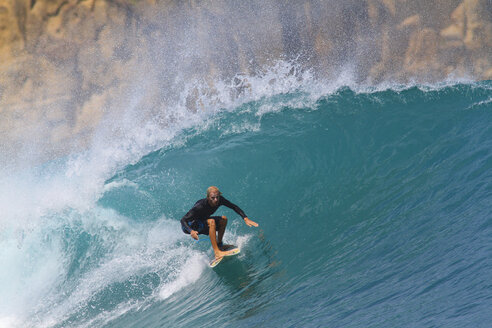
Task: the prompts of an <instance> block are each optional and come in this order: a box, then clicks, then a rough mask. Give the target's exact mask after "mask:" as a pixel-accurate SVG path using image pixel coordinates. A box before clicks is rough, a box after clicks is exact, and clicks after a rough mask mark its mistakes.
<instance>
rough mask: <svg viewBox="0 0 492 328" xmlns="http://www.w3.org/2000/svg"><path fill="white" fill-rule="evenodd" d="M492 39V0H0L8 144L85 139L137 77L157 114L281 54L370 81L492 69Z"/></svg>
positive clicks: (485, 75)
mask: <svg viewBox="0 0 492 328" xmlns="http://www.w3.org/2000/svg"><path fill="white" fill-rule="evenodd" d="M490 49H492V3H491V2H490V0H436V1H433V2H429V1H427V0H364V1H360V0H347V1H333V2H327V1H316V0H303V1H294V2H285V1H275V0H271V1H232V0H217V1H186V2H184V1H178V0H161V1H157V0H0V139H1V140H2V143H1V146H0V153H2V154H3V153H6V152H7V153H13V151H12V149H18V148H19V147H23V148H25V147H29V145H28V144H27V141H32V140H33V138H36V139H37V140H39V143H40V144H41V147H50V149H52V151H53V152H55V153H60V152H65V151H66V150H67V149H69V148H71V147H74V146H83V144H84V142H87V140H86V139H84V138H83V136H90V134H91V132H92V131H93V129H94V128H95V127H96V125H97V124H98V122H99V120H100V119H101V118H102V117H103V116H104V115H106V114H107V112H108V111H117V110H118V108H122V107H125V106H128V104H129V102H130V103H131V102H132V101H133V100H134V99H129V98H126V96H125V95H127V94H129V93H132V92H133V93H134V91H135V88H137V89H138V88H142V89H143V90H144V92H141V93H140V97H139V99H138V101H137V103H138V106H142V107H146V108H150V109H151V110H150V111H148V112H149V113H152V111H159V112H161V111H165V110H166V108H164V107H163V106H165V105H163V104H169V103H170V102H172V99H171V98H173V95H174V97H176V95H180V94H181V93H182V91H183V90H182V84H180V83H177V80H181V81H185V80H186V81H188V82H189V81H193V80H201V81H205V82H207V81H208V82H207V83H209V84H210V88H211V89H213V85H212V81H213V80H214V79H215V78H219V77H221V78H230V77H232V76H234V75H235V74H237V73H245V74H254V72H255V71H256V70H257V69H258V68H260V67H264V66H268V65H270V64H271V63H273V62H274V61H275V60H278V59H291V60H296V62H298V63H299V64H300V65H301V66H303V67H311V68H314V71H315V72H316V73H317V74H319V75H321V76H324V77H327V78H330V77H334V76H337V74H340V72H342V71H343V69H344V67H346V65H347V64H349V65H350V66H351V67H355V72H354V74H355V75H356V77H355V78H356V80H357V81H359V82H361V83H369V84H371V83H379V82H382V81H386V80H391V81H398V82H403V83H404V82H407V81H409V80H412V81H425V82H432V81H438V80H441V79H444V78H447V77H452V78H459V77H468V78H474V79H492V51H490ZM129 90H132V92H129ZM163 90H166V92H163ZM196 92H197V91H196V90H195V91H193V92H190V93H189V94H188V95H187V101H186V106H188V108H189V109H190V110H197V106H196V103H195V102H194V101H193V99H194V98H195V96H194V94H196ZM137 93H138V92H137ZM74 136H78V137H77V138H74ZM80 136H82V137H80ZM84 140H85V141H84ZM14 153H15V152H14Z"/></svg>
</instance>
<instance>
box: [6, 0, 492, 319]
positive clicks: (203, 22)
mask: <svg viewBox="0 0 492 328" xmlns="http://www.w3.org/2000/svg"><path fill="white" fill-rule="evenodd" d="M237 6H238V8H237V10H236V11H234V13H235V15H231V16H228V17H227V19H226V20H224V19H217V18H218V17H222V18H223V17H224V15H223V13H224V12H227V10H230V8H228V9H227V8H226V9H227V10H226V9H223V10H224V11H223V12H221V11H220V10H219V9H220V8H215V7H213V8H207V10H201V11H200V10H198V11H197V13H198V14H197V15H196V16H189V15H187V14H186V13H187V11H186V10H184V9H189V8H184V7H186V6H185V5H180V6H178V7H175V8H173V9H171V10H174V12H175V13H176V15H175V16H173V17H174V18H173V20H171V21H162V23H161V24H162V26H161V25H159V26H151V25H149V26H147V28H148V29H147V30H146V29H143V30H142V32H141V33H142V35H137V37H136V38H135V40H133V42H134V43H132V42H130V43H126V44H124V46H122V48H121V53H120V56H123V57H124V55H125V49H126V51H127V52H128V53H137V54H138V56H137V57H138V59H139V60H138V61H135V62H134V65H129V66H128V67H127V71H126V74H127V76H126V77H125V78H124V79H120V80H119V82H120V84H117V85H116V86H115V87H114V88H113V87H112V88H109V89H108V90H98V88H97V87H96V86H94V89H91V88H89V89H90V90H85V91H84V92H87V93H86V94H84V95H82V96H81V95H80V94H76V92H75V95H73V96H74V99H78V98H77V97H79V96H81V97H82V98H84V99H86V98H90V97H91V96H93V94H96V95H105V97H104V101H102V102H95V105H94V106H96V107H97V108H99V109H100V112H101V116H100V118H99V120H97V124H95V126H94V127H93V128H92V129H90V131H86V132H84V133H79V134H73V136H72V137H70V138H69V141H68V143H67V144H66V145H64V147H62V148H63V149H62V150H60V148H57V147H58V146H57V145H55V144H53V143H52V140H51V139H45V138H44V137H43V136H45V135H46V134H45V132H46V131H42V130H43V129H45V127H43V126H44V125H43V124H41V123H42V122H40V124H39V128H34V129H30V128H26V131H25V135H24V136H23V137H22V138H21V139H20V140H22V142H21V145H22V147H17V146H18V144H17V143H12V144H4V145H2V158H1V160H0V162H1V163H4V164H5V165H3V166H2V168H0V212H1V216H0V294H1V295H2V296H1V298H0V327H162V326H169V327H188V326H192V325H193V326H202V327H203V326H205V327H212V326H214V327H216V326H219V327H230V326H235V327H261V326H264V324H265V323H266V322H268V324H269V326H272V327H286V326H293V327H295V326H303V327H318V326H333V327H345V326H347V325H350V326H354V327H368V326H370V327H372V326H374V327H395V326H408V325H415V326H418V327H428V326H446V327H461V326H473V327H486V326H487V324H488V321H487V319H488V318H487V314H488V311H487V310H488V309H489V308H490V307H491V305H492V303H491V299H490V296H489V295H490V279H489V278H488V277H490V276H492V275H491V274H492V263H491V261H490V256H489V255H490V254H491V251H492V243H491V240H490V237H489V236H490V233H491V227H492V224H491V223H492V222H491V214H492V213H491V209H490V206H489V204H490V201H491V199H490V198H491V195H492V194H491V190H492V176H491V174H490V172H492V170H491V169H492V167H491V166H492V157H491V149H492V130H491V128H490V119H491V111H492V85H491V83H490V82H488V81H485V82H474V81H472V80H468V81H466V80H446V81H440V82H438V83H432V84H422V83H416V82H415V83H413V84H406V85H405V84H397V83H394V82H392V81H391V80H389V81H383V82H381V83H378V84H376V85H375V84H370V83H368V82H367V81H365V80H364V78H363V76H364V74H366V73H367V69H366V68H364V65H365V64H364V60H365V61H371V60H372V59H371V56H372V54H373V53H372V52H371V51H372V50H371V48H370V47H369V44H370V42H371V40H373V39H372V38H373V37H374V38H377V37H378V34H377V33H376V32H375V31H371V30H368V31H367V36H368V38H367V39H365V40H361V39H357V40H354V41H353V42H351V43H345V42H343V40H346V38H348V37H350V36H351V35H355V34H357V33H356V31H357V30H360V29H361V28H362V25H360V24H359V23H358V24H359V25H357V24H355V25H354V26H353V30H347V28H346V27H347V24H349V23H350V22H356V21H357V22H360V20H357V19H358V18H361V17H362V16H363V15H362V12H361V11H357V10H354V11H350V10H348V9H349V8H356V7H357V6H355V5H354V3H352V2H350V3H344V4H340V3H336V2H334V3H333V6H332V11H331V12H330V17H332V18H333V19H334V24H335V23H336V22H339V20H340V19H341V20H342V21H344V22H345V23H346V24H344V25H343V24H342V25H340V24H339V25H338V28H336V29H335V28H334V29H333V31H331V32H330V33H334V34H342V36H344V37H341V38H340V39H339V40H340V41H339V42H340V43H339V44H338V43H336V44H335V45H334V48H333V49H335V50H334V53H332V55H333V56H329V57H327V58H330V59H329V60H328V59H327V60H328V62H329V65H327V64H326V63H325V62H323V63H321V62H318V61H319V57H315V56H313V55H312V54H311V53H309V49H311V48H312V45H310V44H307V43H306V42H305V41H304V40H307V38H305V37H304V36H303V35H301V34H299V31H305V30H303V29H298V28H296V25H299V24H301V22H303V20H302V19H301V18H300V17H299V16H298V15H299V12H302V11H303V10H306V8H305V7H303V8H301V7H300V6H296V5H293V6H292V7H291V6H287V5H285V4H283V5H282V4H280V5H278V4H276V3H273V2H264V3H263V2H262V3H241V4H238V5H237ZM277 6H283V7H285V8H283V7H282V8H281V9H282V10H281V13H282V15H281V19H280V26H277V25H275V24H276V22H275V21H272V20H269V18H270V17H271V15H272V12H277V11H278V9H279V8H278V7H277ZM313 6H314V7H313V8H310V9H311V10H314V11H316V10H315V9H316V8H318V7H316V6H317V5H316V4H314V5H313ZM354 6H355V7H354ZM183 8H184V9H183ZM214 8H215V9H214ZM318 9H320V10H321V9H322V8H321V7H320V8H318ZM248 13H256V15H248ZM342 13H343V15H342ZM325 14H326V12H325ZM155 15H157V16H158V15H159V13H155ZM322 16H323V15H322V14H321V13H320V16H319V17H317V16H313V19H314V20H316V19H318V20H319V19H321V17H322ZM340 16H342V18H340ZM251 17H255V19H256V21H254V22H252V21H251ZM323 17H325V16H323ZM362 18H363V17H362ZM142 24H143V25H145V24H144V23H143V22H142ZM312 24H313V25H312V26H316V21H313V22H312ZM204 26H206V27H207V29H205V30H203V27H204ZM214 30H217V31H219V32H217V33H216V34H214V33H211V32H210V31H214ZM225 30H226V31H228V33H225V34H224V32H223V31H225ZM307 30H309V29H307ZM306 33H307V32H306ZM137 34H138V33H137ZM267 34H269V35H267ZM275 34H280V35H281V37H280V39H281V40H284V43H283V45H282V46H281V45H280V44H279V45H275V44H273V45H272V44H269V42H270V40H274V39H275V38H271V35H275ZM140 37H141V38H142V40H144V41H145V42H149V43H150V44H151V46H150V47H145V48H144V47H142V48H141V49H140V50H139V47H138V45H139V42H137V41H136V40H138V39H139V38H140ZM236 39H241V40H243V42H242V43H241V44H243V45H247V49H246V50H244V49H242V50H241V49H237V48H235V47H234V45H235V44H236V43H234V42H232V41H233V40H236ZM144 41H142V42H144ZM277 46H278V47H277ZM142 49H144V50H142ZM149 49H150V50H149ZM139 51H140V52H139ZM241 54H247V55H246V56H242V55H241ZM279 54H280V55H279ZM349 54H353V56H352V55H349ZM210 58H213V60H210ZM279 58H281V59H279ZM91 60H94V63H93V65H94V67H96V66H97V65H101V64H102V62H97V57H94V59H91ZM327 67H329V68H330V69H329V70H328V69H327ZM323 69H325V70H328V71H330V72H329V74H328V75H327V74H326V73H327V72H326V71H325V72H322V70H323ZM362 81H364V82H362ZM79 100H80V99H79ZM79 100H77V101H79ZM38 106H41V107H42V106H43V104H38ZM98 106H99V107H98ZM76 107H77V106H75V105H74V106H73V107H71V106H67V108H66V111H67V112H70V111H73V110H74V108H76ZM74 115H75V114H74ZM69 116H70V115H69ZM67 121H68V119H67ZM69 124H72V123H69ZM48 125H49V124H48ZM19 133H22V132H19ZM3 149H7V151H5V152H4V151H3ZM210 185H217V186H218V187H219V188H220V189H221V190H222V191H223V192H224V195H225V196H226V197H227V198H228V199H230V200H231V201H233V202H234V203H236V204H238V205H239V206H240V207H241V208H242V209H243V210H245V212H246V213H247V214H248V216H249V217H250V218H251V219H253V220H255V221H257V222H258V223H259V224H260V228H259V229H250V228H248V227H246V226H245V225H244V224H243V223H242V222H241V220H240V218H238V217H237V216H236V214H235V213H234V212H232V211H229V210H227V209H224V210H223V209H221V210H219V211H218V214H225V215H227V216H228V218H229V225H228V230H227V232H226V237H225V240H226V242H229V243H234V244H236V245H238V246H240V247H241V254H240V255H239V256H238V257H237V258H234V259H231V260H229V261H224V263H223V264H221V266H220V267H218V268H217V269H216V270H211V269H210V268H208V266H207V262H208V260H209V258H210V257H211V256H212V253H211V250H210V246H209V241H208V240H206V239H205V238H202V240H201V241H200V242H194V241H193V240H192V239H191V238H189V236H187V235H184V234H183V233H182V231H181V228H180V225H179V219H180V218H181V217H182V216H183V215H184V214H185V213H186V212H187V211H188V210H189V208H190V207H191V206H192V205H193V204H194V202H195V201H196V200H198V199H200V198H203V197H204V192H205V190H206V188H207V187H208V186H210Z"/></svg>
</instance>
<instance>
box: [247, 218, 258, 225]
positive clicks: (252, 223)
mask: <svg viewBox="0 0 492 328" xmlns="http://www.w3.org/2000/svg"><path fill="white" fill-rule="evenodd" d="M244 222H245V223H246V224H247V225H248V227H257V226H258V223H256V222H254V221H251V220H250V219H248V218H244Z"/></svg>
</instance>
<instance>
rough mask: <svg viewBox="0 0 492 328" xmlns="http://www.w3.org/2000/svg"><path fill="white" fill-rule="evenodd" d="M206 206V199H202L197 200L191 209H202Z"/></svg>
mask: <svg viewBox="0 0 492 328" xmlns="http://www.w3.org/2000/svg"><path fill="white" fill-rule="evenodd" d="M206 204H207V199H206V198H202V199H199V200H197V201H196V203H195V205H193V207H203V206H205V205H206Z"/></svg>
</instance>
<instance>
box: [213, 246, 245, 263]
mask: <svg viewBox="0 0 492 328" xmlns="http://www.w3.org/2000/svg"><path fill="white" fill-rule="evenodd" d="M221 250H222V251H224V252H227V255H225V256H224V257H221V258H220V259H216V258H215V257H214V258H213V259H212V260H211V261H210V263H209V265H210V267H211V268H215V267H216V266H217V265H218V264H219V263H220V262H222V260H223V259H224V258H226V257H228V256H234V255H237V254H239V253H240V252H241V250H240V249H239V247H237V246H234V245H227V246H225V247H223V248H221Z"/></svg>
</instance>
